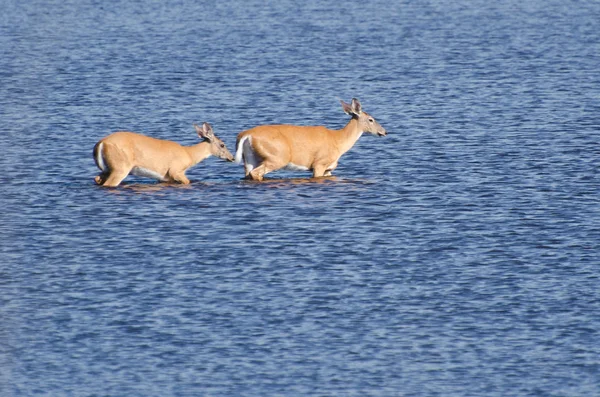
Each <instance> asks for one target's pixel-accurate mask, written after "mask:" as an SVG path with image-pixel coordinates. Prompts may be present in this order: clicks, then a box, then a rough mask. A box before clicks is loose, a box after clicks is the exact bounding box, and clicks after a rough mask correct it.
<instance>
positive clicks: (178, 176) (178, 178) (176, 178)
mask: <svg viewBox="0 0 600 397" xmlns="http://www.w3.org/2000/svg"><path fill="white" fill-rule="evenodd" d="M169 176H170V179H171V180H172V181H173V182H175V183H181V184H182V185H189V184H190V180H189V179H188V178H187V176H185V174H184V173H183V172H175V173H173V172H171V171H169Z"/></svg>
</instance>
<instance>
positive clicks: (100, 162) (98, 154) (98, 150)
mask: <svg viewBox="0 0 600 397" xmlns="http://www.w3.org/2000/svg"><path fill="white" fill-rule="evenodd" d="M103 148H104V143H102V141H100V142H98V143H97V144H96V146H94V160H95V161H96V165H97V166H98V168H100V170H102V171H104V170H105V169H106V164H104V156H103V155H102V153H103V150H102V149H103Z"/></svg>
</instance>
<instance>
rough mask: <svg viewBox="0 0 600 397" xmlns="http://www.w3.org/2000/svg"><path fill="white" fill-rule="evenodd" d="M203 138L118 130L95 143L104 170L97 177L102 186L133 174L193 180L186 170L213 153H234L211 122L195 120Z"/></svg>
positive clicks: (229, 158)
mask: <svg viewBox="0 0 600 397" xmlns="http://www.w3.org/2000/svg"><path fill="white" fill-rule="evenodd" d="M194 127H195V128H196V132H197V133H198V136H199V137H200V138H201V139H203V142H200V143H199V144H197V145H193V146H181V145H180V144H178V143H176V142H172V141H166V140H162V139H155V138H151V137H148V136H145V135H140V134H136V133H133V132H126V131H122V132H115V133H114V134H112V135H109V136H107V137H106V138H103V139H101V140H100V141H99V142H98V143H97V144H96V145H95V146H94V161H95V162H96V165H97V166H98V168H99V169H100V170H101V171H102V172H101V173H100V175H98V176H96V178H94V179H95V181H96V183H97V184H98V185H102V186H118V185H119V184H120V183H121V181H122V180H123V179H125V177H126V176H127V175H129V174H133V175H138V176H145V177H149V178H154V179H157V180H159V181H163V182H179V183H183V184H188V183H190V181H189V179H188V178H187V177H186V176H185V171H186V170H187V169H188V168H190V167H191V166H193V165H195V164H198V163H199V162H201V161H202V160H204V159H206V158H207V157H209V156H210V155H214V156H217V157H219V158H222V159H225V160H227V161H233V156H232V155H231V153H229V150H227V147H226V146H225V144H224V143H223V141H221V140H220V139H219V138H217V137H216V136H215V134H214V132H213V130H212V127H211V126H210V124H208V123H204V124H203V125H202V127H199V126H197V125H195V124H194Z"/></svg>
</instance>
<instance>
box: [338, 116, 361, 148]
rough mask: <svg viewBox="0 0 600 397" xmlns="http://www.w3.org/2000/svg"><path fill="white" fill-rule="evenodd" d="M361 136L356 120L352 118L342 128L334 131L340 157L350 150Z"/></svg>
mask: <svg viewBox="0 0 600 397" xmlns="http://www.w3.org/2000/svg"><path fill="white" fill-rule="evenodd" d="M362 134H363V131H361V130H360V128H359V127H358V120H356V119H354V118H353V119H351V120H350V121H349V122H348V124H346V126H345V127H344V128H342V129H341V130H338V131H336V134H335V135H336V138H337V144H338V150H339V151H340V156H341V155H342V154H344V153H346V152H347V151H348V150H350V149H351V148H352V146H354V144H355V143H356V141H358V138H360V136H361V135H362Z"/></svg>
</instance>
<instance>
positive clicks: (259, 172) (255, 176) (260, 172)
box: [249, 161, 287, 181]
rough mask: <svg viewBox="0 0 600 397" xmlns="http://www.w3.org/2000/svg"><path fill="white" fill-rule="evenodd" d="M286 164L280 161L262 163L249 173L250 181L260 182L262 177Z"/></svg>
mask: <svg viewBox="0 0 600 397" xmlns="http://www.w3.org/2000/svg"><path fill="white" fill-rule="evenodd" d="M286 164H287V162H282V161H263V162H262V163H261V164H260V165H259V166H258V167H256V168H254V169H253V170H252V171H250V173H249V176H250V179H252V180H255V181H262V180H263V179H264V176H265V175H266V174H268V173H269V172H273V171H277V170H278V169H281V168H283V167H285V166H286Z"/></svg>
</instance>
